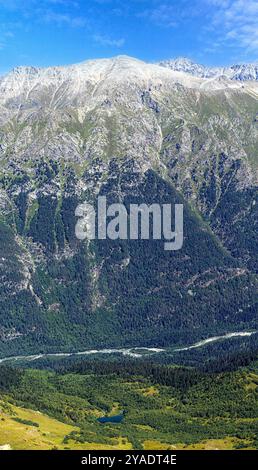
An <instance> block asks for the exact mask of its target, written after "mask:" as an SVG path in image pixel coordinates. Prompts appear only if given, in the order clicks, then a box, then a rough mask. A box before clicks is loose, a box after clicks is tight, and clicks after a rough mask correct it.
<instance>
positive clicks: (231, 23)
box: [208, 0, 258, 52]
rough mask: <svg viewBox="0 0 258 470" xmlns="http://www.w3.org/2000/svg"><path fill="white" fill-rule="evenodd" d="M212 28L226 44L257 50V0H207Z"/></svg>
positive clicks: (247, 49) (248, 50)
mask: <svg viewBox="0 0 258 470" xmlns="http://www.w3.org/2000/svg"><path fill="white" fill-rule="evenodd" d="M208 4H209V5H211V6H215V7H216V11H215V12H214V13H213V16H212V24H213V28H214V30H218V34H219V35H220V36H221V37H223V38H224V40H225V41H226V42H227V43H228V44H232V45H234V46H236V45H238V46H240V47H242V48H244V49H245V50H246V51H247V52H250V51H252V52H258V0H208Z"/></svg>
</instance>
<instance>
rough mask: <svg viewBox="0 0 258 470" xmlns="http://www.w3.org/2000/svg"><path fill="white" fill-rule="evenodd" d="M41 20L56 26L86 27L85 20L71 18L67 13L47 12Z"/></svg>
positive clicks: (79, 17) (86, 21)
mask: <svg viewBox="0 0 258 470" xmlns="http://www.w3.org/2000/svg"><path fill="white" fill-rule="evenodd" d="M42 19H43V20H44V21H45V22H47V23H55V24H57V25H58V26H62V25H67V26H71V27H73V28H83V27H84V26H87V25H88V20H87V18H84V17H82V16H72V15H69V14H67V13H63V14H62V13H55V12H54V11H47V12H46V13H45V14H44V15H43V17H42Z"/></svg>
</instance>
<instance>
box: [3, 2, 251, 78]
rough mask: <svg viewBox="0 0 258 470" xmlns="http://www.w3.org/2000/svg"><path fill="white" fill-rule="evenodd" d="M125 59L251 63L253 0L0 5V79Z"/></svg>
mask: <svg viewBox="0 0 258 470" xmlns="http://www.w3.org/2000/svg"><path fill="white" fill-rule="evenodd" d="M120 54H127V55H130V56H134V57H138V58H140V59H143V60H147V61H156V60H159V59H167V58H174V57H178V56H184V57H188V58H190V59H193V60H195V61H197V62H201V63H203V64H207V65H224V64H231V63H235V62H244V61H256V60H257V59H258V0H192V1H191V0H190V1H189V0H187V1H186V0H177V1H176V0H127V1H124V0H0V73H5V72H6V71H8V70H9V69H10V68H12V67H15V66H17V65H35V66H46V65H59V64H70V63H76V62H80V61H83V60H86V59H90V58H98V57H111V56H114V55H120Z"/></svg>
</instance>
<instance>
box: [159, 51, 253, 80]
mask: <svg viewBox="0 0 258 470" xmlns="http://www.w3.org/2000/svg"><path fill="white" fill-rule="evenodd" d="M158 64H159V65H161V66H162V67H167V68H169V69H171V70H174V71H176V72H185V73H189V74H190V75H192V76H194V77H201V78H219V77H225V78H227V79H229V80H240V81H248V80H252V81H256V80H258V62H256V63H251V64H235V65H231V66H230V67H205V66H204V65H200V64H196V63H195V62H193V61H192V60H190V59H187V58H184V57H179V58H177V59H171V60H164V61H161V62H159V63H158Z"/></svg>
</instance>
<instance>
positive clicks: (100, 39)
mask: <svg viewBox="0 0 258 470" xmlns="http://www.w3.org/2000/svg"><path fill="white" fill-rule="evenodd" d="M93 39H94V41H95V42H97V43H98V44H100V45H101V46H110V47H123V45H124V43H125V39H124V38H120V39H111V38H109V37H107V36H102V35H101V34H95V35H94V36H93Z"/></svg>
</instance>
